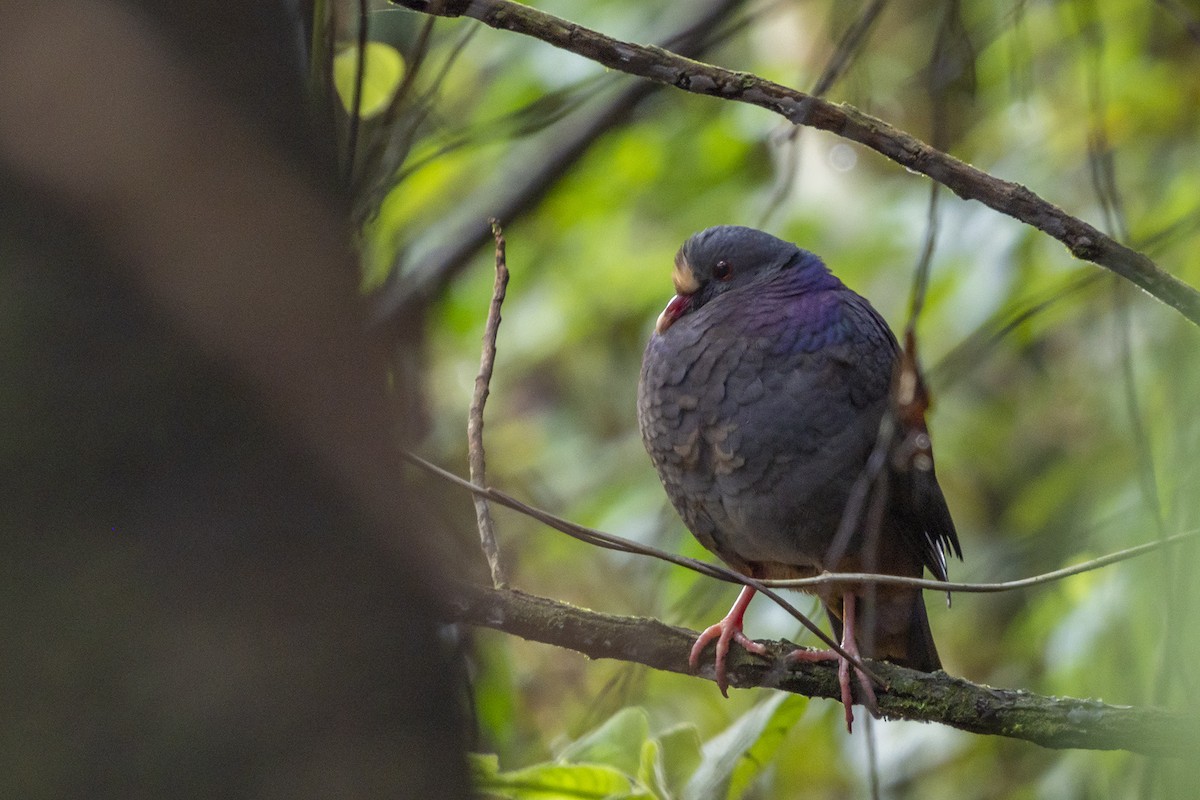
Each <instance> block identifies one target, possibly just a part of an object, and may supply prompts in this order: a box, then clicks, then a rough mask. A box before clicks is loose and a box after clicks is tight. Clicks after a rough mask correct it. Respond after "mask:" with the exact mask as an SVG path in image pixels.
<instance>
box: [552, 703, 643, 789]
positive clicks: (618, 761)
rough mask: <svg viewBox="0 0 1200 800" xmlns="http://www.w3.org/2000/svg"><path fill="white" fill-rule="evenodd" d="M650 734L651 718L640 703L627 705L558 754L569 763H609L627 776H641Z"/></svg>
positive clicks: (559, 757)
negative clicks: (646, 744) (645, 745)
mask: <svg viewBox="0 0 1200 800" xmlns="http://www.w3.org/2000/svg"><path fill="white" fill-rule="evenodd" d="M649 737H650V720H649V718H648V717H647V716H646V711H645V709H643V708H639V707H637V706H630V707H628V708H623V709H621V710H620V711H618V712H617V713H616V714H613V715H612V716H611V717H609V718H608V720H607V721H606V722H605V723H604V724H603V725H601V726H600V727H599V728H596V729H595V730H593V731H592V732H591V733H588V734H585V735H584V736H583V737H582V738H580V739H578V740H576V741H574V742H572V743H571V744H569V745H568V746H567V747H566V749H564V750H563V751H562V752H561V753H559V755H558V760H559V761H560V762H565V763H588V764H606V765H608V766H610V767H615V768H616V769H619V770H620V771H621V772H623V773H625V774H626V775H638V774H639V772H640V769H641V766H642V754H643V746H644V744H645V742H646V740H647V739H648V738H649Z"/></svg>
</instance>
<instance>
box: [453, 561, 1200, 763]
mask: <svg viewBox="0 0 1200 800" xmlns="http://www.w3.org/2000/svg"><path fill="white" fill-rule="evenodd" d="M450 605H451V614H452V615H453V617H454V618H455V619H457V620H459V621H461V622H464V623H467V624H470V625H477V626H482V627H487V628H493V629H495V630H498V631H503V632H505V633H509V634H512V635H514V636H519V637H521V638H522V639H528V640H531V641H536V642H544V643H546V644H552V645H555V646H557V647H564V648H567V649H569V650H575V651H577V652H580V653H583V654H584V655H586V656H588V657H590V658H612V659H616V660H619V661H627V662H631V663H636V664H644V665H645V666H648V667H653V668H654V669H660V670H666V671H668V672H677V673H681V674H689V673H690V672H691V670H690V669H689V667H688V650H689V649H690V648H691V646H692V642H693V641H695V638H696V633H695V632H694V631H689V630H686V629H684V628H677V627H673V626H671V625H666V624H664V623H662V622H659V621H658V620H655V619H646V618H638V617H620V616H613V615H611V614H601V613H597V612H595V611H588V610H585V609H582V608H577V607H575V606H571V605H568V604H566V603H561V602H558V601H556V600H550V599H547V598H543V597H535V596H532V595H528V594H524V593H522V592H518V591H512V590H496V589H486V588H483V587H479V586H473V585H467V584H459V585H457V586H455V587H454V588H453V590H452V591H451V593H450ZM766 644H767V645H768V647H769V648H770V654H771V657H772V658H771V660H770V661H767V660H764V659H762V658H759V657H756V656H752V655H750V654H749V653H746V652H745V651H744V650H741V649H740V648H735V649H734V651H732V652H731V653H730V663H729V683H730V685H731V686H734V687H740V688H750V687H766V688H773V689H779V690H782V691H787V692H793V693H796V694H801V695H805V696H807V697H825V698H830V699H834V700H836V699H837V698H838V696H839V689H838V682H837V667H836V666H835V665H834V664H833V663H832V662H831V663H817V664H812V663H789V664H786V665H785V663H784V660H783V656H784V655H786V654H787V653H789V652H790V651H791V650H792V649H794V645H790V644H788V643H785V642H767V643H766ZM867 664H868V665H869V666H870V668H871V669H872V670H873V671H875V672H876V673H877V674H878V675H879V676H880V677H881V678H882V679H883V680H884V682H885V683H886V684H887V685H886V686H885V687H882V688H879V689H876V697H877V698H878V701H879V711H880V714H881V715H883V716H884V717H888V718H892V719H911V720H920V721H923V722H940V723H942V724H943V725H949V726H951V727H954V728H959V729H961V730H964V731H970V732H972V733H979V734H986V735H994V736H1006V737H1010V738H1013V739H1023V740H1025V741H1028V742H1033V743H1034V744H1038V745H1041V746H1043V747H1049V748H1057V749H1065V748H1077V749H1083V750H1127V751H1129V752H1134V753H1142V754H1145V755H1153V756H1174V757H1180V756H1194V755H1196V754H1197V753H1200V723H1198V722H1197V720H1196V719H1195V718H1194V717H1189V716H1187V715H1185V714H1182V713H1178V712H1174V711H1169V710H1166V709H1161V708H1153V707H1135V706H1115V705H1108V704H1106V703H1101V702H1099V701H1097V700H1079V699H1075V698H1070V697H1044V696H1041V695H1037V694H1032V693H1030V692H1024V691H1018V690H1013V689H994V688H992V687H990V686H982V685H980V684H976V683H971V682H970V681H967V680H964V679H962V678H956V677H953V676H950V675H947V674H946V673H944V672H936V673H923V672H917V671H915V670H911V669H904V668H902V667H897V666H894V665H892V664H888V663H886V662H882V661H870V660H868V661H867ZM700 669H701V675H702V676H703V677H705V678H709V679H711V678H712V677H713V667H712V662H711V660H707V661H705V662H704V663H703V664H702V665H701V668H700Z"/></svg>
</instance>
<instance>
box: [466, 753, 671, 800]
mask: <svg viewBox="0 0 1200 800" xmlns="http://www.w3.org/2000/svg"><path fill="white" fill-rule="evenodd" d="M471 770H472V773H473V778H474V781H475V788H476V790H477V791H478V792H479V793H480V794H484V795H489V796H492V797H503V798H509V799H510V800H553V799H554V798H563V799H564V800H604V799H605V798H617V797H622V798H624V797H628V798H639V799H640V798H647V800H650V799H651V798H652V797H653V795H650V794H648V793H646V792H644V791H643V790H641V789H639V788H638V787H636V786H634V784H633V782H632V781H631V780H630V779H629V778H628V777H627V776H625V775H623V774H622V773H621V772H620V771H618V770H615V769H613V768H612V767H607V766H604V765H601V764H550V763H547V764H535V765H533V766H531V767H525V768H524V769H517V770H512V771H510V772H501V771H500V762H499V758H498V757H497V756H495V755H490V754H488V755H480V754H478V753H473V754H471Z"/></svg>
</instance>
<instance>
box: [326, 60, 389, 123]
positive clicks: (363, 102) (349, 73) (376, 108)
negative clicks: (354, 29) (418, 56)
mask: <svg viewBox="0 0 1200 800" xmlns="http://www.w3.org/2000/svg"><path fill="white" fill-rule="evenodd" d="M403 77H404V56H402V55H400V51H399V50H397V49H396V48H394V47H392V46H391V45H386V44H384V43H383V42H367V48H366V51H365V57H364V59H363V79H362V97H361V99H360V101H359V107H358V115H359V116H360V117H362V118H363V119H369V118H371V117H373V116H375V115H377V114H380V113H382V112H383V110H384V109H385V108H387V107H388V103H390V102H392V98H393V97H394V96H395V94H396V89H398V88H399V87H400V81H401V79H403ZM357 82H358V48H357V47H351V48H348V49H346V50H343V51H342V52H340V53H338V54H337V55H336V56H334V58H333V85H334V88H336V89H337V93H338V97H340V98H341V99H342V105H343V106H345V107H346V113H348V114H353V113H354V89H355V85H356V84H357Z"/></svg>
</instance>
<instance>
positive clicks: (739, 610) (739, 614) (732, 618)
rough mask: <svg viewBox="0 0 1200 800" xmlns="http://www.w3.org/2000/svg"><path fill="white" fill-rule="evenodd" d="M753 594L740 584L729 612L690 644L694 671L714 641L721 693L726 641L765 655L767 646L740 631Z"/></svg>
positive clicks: (726, 685) (726, 693)
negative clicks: (704, 651) (701, 656)
mask: <svg viewBox="0 0 1200 800" xmlns="http://www.w3.org/2000/svg"><path fill="white" fill-rule="evenodd" d="M753 597H754V590H753V589H751V588H750V587H749V586H746V587H743V589H742V592H741V594H739V595H738V599H737V600H736V601H735V602H734V604H733V608H731V609H729V613H728V614H726V615H725V617H724V618H723V619H722V620H721V621H720V622H718V623H717V624H715V625H710V626H709V627H707V628H705V629H704V631H703V632H702V633H701V634H700V636H699V637H697V639H696V643H695V644H694V645H692V652H691V653H690V654H689V655H688V663H689V664H690V665H691V667H692V669H693V670H695V669H697V668H698V667H699V666H700V653H701V652H703V650H704V648H705V647H707V646H708V643H709V642H711V641H712V640H713V639H716V640H717V654H716V681H717V688H718V689H720V690H721V694H722V695H724V696H725V697H729V676H728V675H726V673H725V660H726V657H727V656H728V655H729V643H730V642H731V641H732V642H737V643H738V644H740V645H741V646H742V647H744V648H746V650H748V651H750V652H751V653H754V654H756V655H760V656H762V655H766V653H767V648H766V646H765V645H761V644H759V643H758V642H756V641H754V640H753V639H750V638H749V637H748V636H746V634H744V633H742V618H743V617H744V616H745V615H746V606H748V605H750V599H751V598H753Z"/></svg>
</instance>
